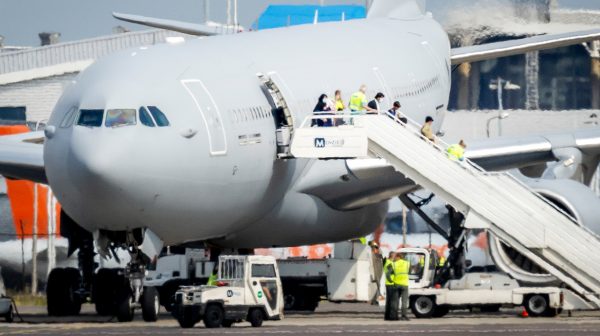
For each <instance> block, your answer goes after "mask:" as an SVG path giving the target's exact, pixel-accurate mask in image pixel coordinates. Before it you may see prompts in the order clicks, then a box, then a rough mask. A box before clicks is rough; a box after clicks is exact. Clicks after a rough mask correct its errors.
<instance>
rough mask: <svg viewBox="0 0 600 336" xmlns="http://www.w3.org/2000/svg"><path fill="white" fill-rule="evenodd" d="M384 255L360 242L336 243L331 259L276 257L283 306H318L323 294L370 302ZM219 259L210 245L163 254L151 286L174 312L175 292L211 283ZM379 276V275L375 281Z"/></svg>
mask: <svg viewBox="0 0 600 336" xmlns="http://www.w3.org/2000/svg"><path fill="white" fill-rule="evenodd" d="M377 263H379V264H381V260H380V259H377V258H373V256H372V254H371V252H370V248H369V247H368V246H365V245H363V244H360V243H358V242H341V243H336V244H334V256H333V258H328V259H305V258H290V259H284V260H277V265H278V267H279V272H280V278H281V283H282V286H283V293H284V302H285V306H284V309H286V310H296V311H314V310H315V309H316V308H317V306H318V304H319V301H320V300H321V298H326V299H327V300H329V301H333V302H368V301H370V300H372V299H373V298H375V297H376V296H377V294H378V283H379V277H380V276H381V267H379V268H378V267H376V264H377ZM214 266H215V263H214V262H212V261H210V255H209V254H208V250H204V249H190V248H188V249H186V250H185V254H170V255H165V256H161V257H160V258H159V259H158V261H157V263H156V268H155V269H154V270H149V271H148V274H147V276H146V279H145V283H144V285H145V286H146V287H155V288H156V290H157V291H158V293H159V297H160V303H161V304H162V305H163V306H164V307H165V309H167V310H168V311H171V308H172V307H171V305H172V304H173V295H174V294H175V292H176V291H177V290H178V289H179V288H180V287H181V286H193V285H195V286H199V285H204V284H206V282H207V280H208V277H209V276H210V274H211V273H212V271H213V268H214ZM376 279H377V280H376Z"/></svg>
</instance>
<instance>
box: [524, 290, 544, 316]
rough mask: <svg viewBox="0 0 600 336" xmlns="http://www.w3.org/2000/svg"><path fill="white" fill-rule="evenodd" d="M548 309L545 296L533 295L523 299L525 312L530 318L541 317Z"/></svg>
mask: <svg viewBox="0 0 600 336" xmlns="http://www.w3.org/2000/svg"><path fill="white" fill-rule="evenodd" d="M548 307H549V304H548V298H547V297H546V296H545V295H541V294H533V295H529V296H527V297H526V298H525V310H526V311H527V313H528V314H529V316H531V317H538V316H542V315H543V314H544V313H545V312H546V310H548Z"/></svg>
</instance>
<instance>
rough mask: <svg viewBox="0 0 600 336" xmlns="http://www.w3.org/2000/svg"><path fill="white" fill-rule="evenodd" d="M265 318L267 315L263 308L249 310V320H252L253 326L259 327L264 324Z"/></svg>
mask: <svg viewBox="0 0 600 336" xmlns="http://www.w3.org/2000/svg"><path fill="white" fill-rule="evenodd" d="M264 319H265V315H264V314H263V311H262V309H259V308H252V309H250V311H249V312H248V318H247V320H248V322H250V324H252V326H253V327H254V328H259V327H261V326H262V324H263V321H264Z"/></svg>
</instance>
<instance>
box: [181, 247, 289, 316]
mask: <svg viewBox="0 0 600 336" xmlns="http://www.w3.org/2000/svg"><path fill="white" fill-rule="evenodd" d="M217 283H218V286H187V287H182V288H181V289H180V290H178V291H177V292H176V293H175V305H174V306H173V311H172V313H173V315H174V316H175V318H177V321H178V322H179V325H180V326H181V327H182V328H192V327H194V325H195V324H196V323H198V322H199V321H200V320H202V321H204V325H205V326H206V327H207V328H219V327H221V326H223V327H231V325H232V324H233V323H236V322H241V321H244V320H245V321H248V322H250V323H251V324H252V326H253V327H260V326H262V323H263V320H265V319H266V320H280V319H282V318H283V291H282V287H281V281H280V279H279V270H278V268H277V262H276V261H275V258H273V257H268V256H221V257H219V272H218V278H217Z"/></svg>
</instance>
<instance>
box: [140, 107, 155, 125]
mask: <svg viewBox="0 0 600 336" xmlns="http://www.w3.org/2000/svg"><path fill="white" fill-rule="evenodd" d="M140 122H141V123H142V125H144V126H148V127H155V126H156V125H155V124H154V121H153V120H152V117H151V116H150V114H149V113H148V110H146V108H145V107H143V106H142V107H140Z"/></svg>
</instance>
